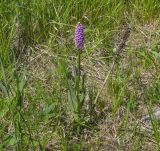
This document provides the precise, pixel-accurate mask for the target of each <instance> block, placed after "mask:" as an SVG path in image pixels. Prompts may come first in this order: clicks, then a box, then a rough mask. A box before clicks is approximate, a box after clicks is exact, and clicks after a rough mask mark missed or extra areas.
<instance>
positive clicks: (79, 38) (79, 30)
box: [74, 22, 84, 50]
mask: <svg viewBox="0 0 160 151" xmlns="http://www.w3.org/2000/svg"><path fill="white" fill-rule="evenodd" d="M74 40H75V45H76V48H77V49H79V50H82V49H83V48H84V30H83V26H82V24H81V23H80V22H78V24H77V25H76V28H75V39H74Z"/></svg>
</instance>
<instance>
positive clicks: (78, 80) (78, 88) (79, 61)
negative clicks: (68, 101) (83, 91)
mask: <svg viewBox="0 0 160 151" xmlns="http://www.w3.org/2000/svg"><path fill="white" fill-rule="evenodd" d="M80 76H81V52H80V51H78V79H77V101H78V116H79V117H80V110H81V108H80V98H79V94H80Z"/></svg>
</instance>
